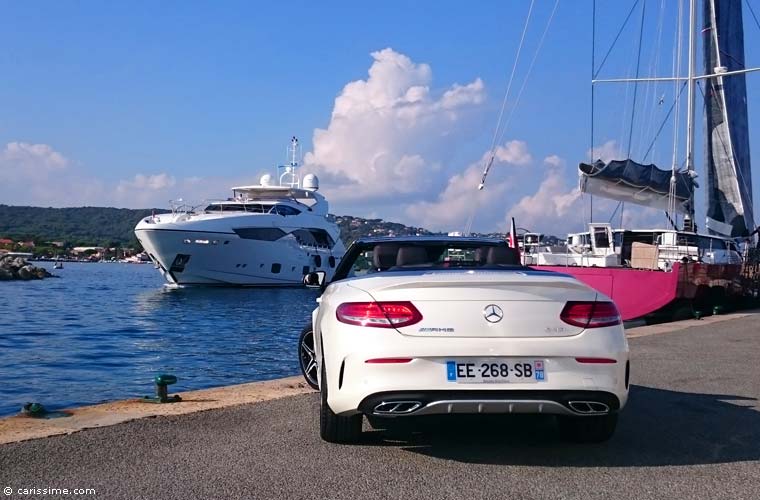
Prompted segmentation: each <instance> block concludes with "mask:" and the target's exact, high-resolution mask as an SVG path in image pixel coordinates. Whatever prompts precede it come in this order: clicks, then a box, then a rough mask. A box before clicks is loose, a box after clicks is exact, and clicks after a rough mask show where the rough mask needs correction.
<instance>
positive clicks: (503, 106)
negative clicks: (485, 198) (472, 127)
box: [478, 0, 535, 189]
mask: <svg viewBox="0 0 760 500" xmlns="http://www.w3.org/2000/svg"><path fill="white" fill-rule="evenodd" d="M534 3H535V0H531V2H530V8H529V9H528V16H527V18H526V19H525V25H524V26H523V31H522V35H521V36H520V44H519V45H518V46H517V55H516V56H515V62H514V64H513V65H512V72H511V73H510V75H509V82H508V83H507V91H506V92H505V93H504V99H503V100H502V102H501V111H499V119H498V120H497V121H496V129H495V130H494V134H493V140H492V141H491V149H490V155H489V159H488V163H487V164H486V168H485V169H484V171H483V177H482V179H481V181H480V186H478V189H483V185H484V184H485V180H486V176H487V175H488V171H489V170H490V169H491V165H493V161H494V156H495V152H496V143H497V140H498V138H499V131H500V130H501V123H502V120H503V118H504V111H505V110H506V108H507V100H508V99H509V94H510V92H511V90H512V82H513V81H514V78H515V72H516V71H517V63H518V62H519V61H520V54H521V53H522V49H523V45H524V43H525V34H526V33H527V32H528V26H529V25H530V17H531V15H532V13H533V5H534Z"/></svg>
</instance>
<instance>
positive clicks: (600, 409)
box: [567, 401, 610, 415]
mask: <svg viewBox="0 0 760 500" xmlns="http://www.w3.org/2000/svg"><path fill="white" fill-rule="evenodd" d="M567 405H568V406H569V407H570V408H571V409H572V410H573V411H574V412H576V413H580V414H582V415H604V414H606V413H609V412H610V407H609V406H607V405H606V404H604V403H600V402H599V401H568V403H567Z"/></svg>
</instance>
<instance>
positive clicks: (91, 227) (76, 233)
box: [0, 205, 159, 246]
mask: <svg viewBox="0 0 760 500" xmlns="http://www.w3.org/2000/svg"><path fill="white" fill-rule="evenodd" d="M151 212H152V210H151V209H138V210H132V209H128V208H103V207H76V208H43V207H17V206H9V205H0V238H10V239H13V240H21V239H25V240H33V241H35V242H45V241H63V242H66V243H67V244H70V245H72V246H77V245H83V246H84V245H102V246H135V245H136V244H137V240H136V239H135V237H134V233H133V232H132V230H133V229H134V227H135V225H136V224H137V222H138V221H139V220H140V219H141V218H143V217H146V216H148V215H150V214H151ZM158 212H159V211H156V213H158ZM115 243H116V244H117V245H114V244H115Z"/></svg>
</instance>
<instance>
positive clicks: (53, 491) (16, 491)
mask: <svg viewBox="0 0 760 500" xmlns="http://www.w3.org/2000/svg"><path fill="white" fill-rule="evenodd" d="M3 494H4V495H5V496H6V497H9V496H11V495H16V496H21V497H23V496H40V495H41V496H45V495H58V496H61V495H63V496H69V495H71V496H86V495H94V494H95V489H94V488H54V487H52V486H46V487H44V488H38V487H36V486H27V487H23V488H11V487H10V486H6V487H4V488H3Z"/></svg>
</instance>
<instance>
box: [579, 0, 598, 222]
mask: <svg viewBox="0 0 760 500" xmlns="http://www.w3.org/2000/svg"><path fill="white" fill-rule="evenodd" d="M595 56H596V0H592V2H591V144H589V151H590V153H591V154H590V156H591V162H593V161H594V64H595V61H594V59H595ZM582 193H583V191H582V190H581V198H583V194H582ZM589 196H590V198H589V199H590V205H591V206H590V211H591V214H590V217H589V219H588V221H589V222H594V195H593V194H592V195H589ZM583 212H584V214H583V222H584V224H585V222H586V213H585V212H586V205H585V204H583Z"/></svg>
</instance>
